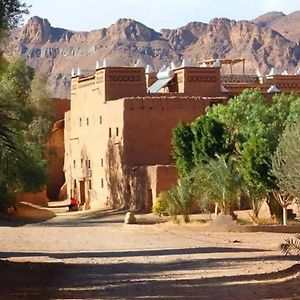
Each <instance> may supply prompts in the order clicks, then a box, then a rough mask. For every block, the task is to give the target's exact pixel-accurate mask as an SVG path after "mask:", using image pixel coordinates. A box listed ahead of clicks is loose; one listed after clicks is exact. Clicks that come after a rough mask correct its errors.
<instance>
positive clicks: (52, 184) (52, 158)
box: [45, 120, 65, 200]
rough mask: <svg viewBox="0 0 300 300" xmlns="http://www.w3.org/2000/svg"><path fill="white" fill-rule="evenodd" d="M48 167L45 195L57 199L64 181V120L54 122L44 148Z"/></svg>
mask: <svg viewBox="0 0 300 300" xmlns="http://www.w3.org/2000/svg"><path fill="white" fill-rule="evenodd" d="M45 153H46V158H47V163H48V166H47V169H48V184H47V197H48V198H49V199H51V200H58V199H59V193H60V189H61V187H62V186H63V184H64V182H65V175H64V171H63V169H64V156H65V147H64V121H63V120H62V121H59V122H56V123H55V124H54V127H53V130H52V132H51V133H50V136H49V138H48V141H47V144H46V148H45Z"/></svg>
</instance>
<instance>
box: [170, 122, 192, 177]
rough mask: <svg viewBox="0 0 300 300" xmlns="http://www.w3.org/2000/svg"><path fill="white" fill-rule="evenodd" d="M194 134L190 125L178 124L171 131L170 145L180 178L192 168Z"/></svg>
mask: <svg viewBox="0 0 300 300" xmlns="http://www.w3.org/2000/svg"><path fill="white" fill-rule="evenodd" d="M193 142H194V134H193V131H192V127H191V125H190V124H186V123H183V122H181V123H179V124H178V126H177V127H176V128H175V129H173V134H172V144H173V149H174V150H173V153H174V158H175V160H176V166H177V169H178V172H179V175H180V176H181V177H185V176H187V175H188V174H190V172H191V171H192V169H193V168H194V166H195V164H194V156H193Z"/></svg>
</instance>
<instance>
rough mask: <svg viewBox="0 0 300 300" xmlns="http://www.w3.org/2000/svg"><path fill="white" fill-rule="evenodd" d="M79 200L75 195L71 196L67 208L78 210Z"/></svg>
mask: <svg viewBox="0 0 300 300" xmlns="http://www.w3.org/2000/svg"><path fill="white" fill-rule="evenodd" d="M78 205H79V201H78V200H77V199H76V198H75V197H71V203H70V205H69V210H78Z"/></svg>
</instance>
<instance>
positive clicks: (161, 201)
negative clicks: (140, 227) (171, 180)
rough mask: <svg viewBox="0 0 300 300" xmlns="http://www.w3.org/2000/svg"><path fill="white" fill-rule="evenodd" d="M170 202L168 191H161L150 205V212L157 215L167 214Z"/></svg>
mask: <svg viewBox="0 0 300 300" xmlns="http://www.w3.org/2000/svg"><path fill="white" fill-rule="evenodd" d="M169 203H170V197H169V194H168V192H161V193H160V194H159V195H158V197H157V199H156V200H155V203H154V204H153V207H152V212H153V213H154V214H155V215H158V216H159V217H161V216H162V215H165V214H168V205H169Z"/></svg>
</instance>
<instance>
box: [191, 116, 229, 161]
mask: <svg viewBox="0 0 300 300" xmlns="http://www.w3.org/2000/svg"><path fill="white" fill-rule="evenodd" d="M192 131H193V133H194V140H193V143H192V146H193V156H194V158H193V160H194V163H195V164H199V163H202V162H204V161H205V160H206V159H207V158H215V156H216V155H221V154H225V153H227V152H228V150H229V147H228V146H227V144H226V140H225V137H224V136H225V130H224V125H223V124H222V123H221V122H219V121H216V120H215V119H213V118H211V117H208V116H205V115H204V116H201V117H198V118H197V119H196V121H195V122H194V123H192Z"/></svg>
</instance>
